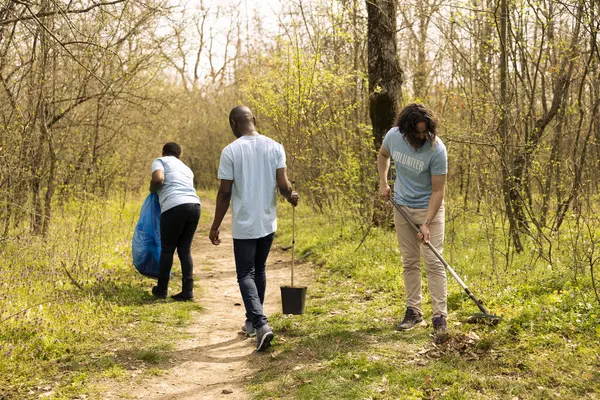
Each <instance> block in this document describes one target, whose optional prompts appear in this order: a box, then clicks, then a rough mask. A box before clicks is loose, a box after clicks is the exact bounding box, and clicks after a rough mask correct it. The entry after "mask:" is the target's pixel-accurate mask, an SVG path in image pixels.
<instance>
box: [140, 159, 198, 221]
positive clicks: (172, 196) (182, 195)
mask: <svg viewBox="0 0 600 400" xmlns="http://www.w3.org/2000/svg"><path fill="white" fill-rule="evenodd" d="M157 169H162V170H164V171H165V172H164V174H165V180H164V183H163V185H162V186H161V187H160V189H158V190H157V194H158V198H159V201H160V210H161V212H165V211H167V210H169V209H171V208H173V207H176V206H178V205H180V204H187V203H193V204H200V200H199V199H198V195H197V194H196V189H194V173H193V172H192V170H191V169H190V168H189V167H188V166H187V165H185V163H184V162H183V161H181V160H180V159H178V158H177V157H175V156H163V157H159V158H157V159H155V160H154V162H153V163H152V171H153V172H154V171H156V170H157Z"/></svg>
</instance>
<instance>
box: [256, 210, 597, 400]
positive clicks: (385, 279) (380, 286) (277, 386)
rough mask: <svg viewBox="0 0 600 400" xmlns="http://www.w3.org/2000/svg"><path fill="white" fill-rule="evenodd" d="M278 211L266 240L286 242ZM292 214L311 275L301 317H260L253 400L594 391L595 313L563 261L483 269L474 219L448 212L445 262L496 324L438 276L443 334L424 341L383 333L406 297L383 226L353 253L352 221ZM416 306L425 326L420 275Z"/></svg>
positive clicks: (581, 394) (355, 228)
mask: <svg viewBox="0 0 600 400" xmlns="http://www.w3.org/2000/svg"><path fill="white" fill-rule="evenodd" d="M279 210H280V218H279V225H280V230H279V231H278V233H277V237H276V242H277V243H279V245H281V246H285V245H286V244H289V243H290V242H291V229H290V213H288V211H289V210H288V208H287V207H280V209H279ZM296 216H297V221H296V231H297V239H296V244H297V251H298V254H300V255H302V254H311V255H310V256H309V257H308V258H309V259H310V260H311V261H313V263H314V264H315V268H316V273H317V279H316V282H314V283H313V284H311V285H310V286H309V288H308V292H307V297H308V298H307V306H306V311H305V314H304V315H302V316H283V315H281V314H277V315H274V316H272V317H271V318H270V320H271V322H272V324H273V328H274V329H275V331H276V333H277V336H276V339H275V341H274V350H273V353H272V357H271V359H270V360H269V361H268V362H267V364H266V365H265V366H264V368H263V370H262V371H261V373H260V374H259V375H258V376H257V377H256V378H255V379H254V380H253V381H252V384H251V389H252V391H253V393H254V396H255V398H257V399H264V398H274V399H276V398H289V399H432V398H444V399H496V398H497V399H515V398H519V399H538V398H539V399H555V398H556V399H558V398H561V399H562V398H569V399H571V398H573V399H575V398H589V399H596V398H600V357H599V354H600V329H599V328H598V326H599V324H600V318H599V315H600V309H599V307H598V304H597V302H596V301H595V299H594V296H593V294H592V291H591V289H590V281H589V278H586V276H582V275H579V276H578V277H577V280H575V279H573V276H574V274H573V271H572V270H570V269H569V265H568V264H562V263H560V262H556V263H555V264H554V265H552V266H550V267H548V265H547V264H546V263H543V262H534V263H532V262H531V253H527V252H526V253H525V254H522V255H518V256H515V259H514V260H513V262H512V264H511V265H510V266H509V267H508V268H506V267H505V266H500V265H493V262H492V260H491V257H490V255H489V254H490V250H489V248H488V247H487V244H488V243H489V242H488V241H487V240H486V239H485V237H484V236H483V235H482V234H481V232H480V229H481V225H482V223H483V222H482V221H481V220H478V219H477V218H469V219H470V221H466V220H465V219H460V218H456V219H455V220H454V222H451V223H450V224H449V226H447V231H449V232H451V234H448V235H447V241H446V251H445V255H446V258H447V260H448V261H449V262H450V263H451V265H452V266H453V267H454V268H455V270H456V271H457V272H458V273H459V275H461V276H462V277H463V279H464V280H465V282H466V283H467V285H469V286H470V288H471V289H472V290H473V291H474V292H475V293H476V295H478V296H479V297H480V298H482V299H484V300H485V302H486V305H487V307H488V308H489V309H490V311H491V312H493V313H497V314H500V315H502V316H503V317H504V320H503V321H502V323H501V324H499V325H498V326H496V327H490V326H485V325H471V324H467V323H465V322H464V321H465V319H466V317H468V316H469V315H471V314H472V313H474V312H477V311H478V310H477V308H476V306H475V305H474V304H473V303H472V302H471V301H470V300H469V299H468V298H467V297H466V295H465V294H464V292H463V291H462V289H461V288H460V287H459V286H458V284H457V283H456V282H455V281H454V280H453V279H452V277H450V276H449V278H448V279H449V280H448V293H449V296H448V303H449V311H450V315H449V319H448V322H449V327H450V334H451V336H450V340H449V341H448V342H446V343H445V344H442V345H435V344H434V341H433V337H432V335H431V326H427V327H419V328H415V329H413V330H411V331H409V332H405V333H399V332H396V331H394V329H393V328H394V326H395V324H397V323H398V322H399V320H400V319H401V318H402V316H403V313H404V300H405V299H404V291H403V279H402V265H401V259H400V256H399V253H398V252H397V250H396V247H397V246H396V242H395V235H394V233H393V232H391V231H389V230H385V229H376V228H373V229H371V231H370V233H369V235H368V236H367V239H366V240H365V242H364V243H363V244H362V246H360V248H358V245H359V243H360V241H361V239H362V238H363V236H364V228H363V227H361V226H360V225H359V224H358V223H357V222H356V221H353V220H352V219H350V218H348V219H345V220H343V222H342V221H335V220H332V219H330V218H326V217H324V216H321V215H318V214H315V213H313V212H311V211H310V210H309V209H308V208H306V207H300V208H299V209H298V211H297V214H296ZM497 229H498V230H499V231H500V227H498V228H497ZM474 233H476V234H474ZM496 234H500V233H499V232H497V233H496ZM529 245H530V246H532V244H531V243H529ZM557 246H558V247H559V244H558V243H557ZM357 248H358V249H357ZM560 251H565V252H566V251H567V250H566V249H560ZM424 312H425V318H426V320H427V321H428V320H429V319H430V318H431V311H430V303H429V299H428V298H427V289H426V279H424Z"/></svg>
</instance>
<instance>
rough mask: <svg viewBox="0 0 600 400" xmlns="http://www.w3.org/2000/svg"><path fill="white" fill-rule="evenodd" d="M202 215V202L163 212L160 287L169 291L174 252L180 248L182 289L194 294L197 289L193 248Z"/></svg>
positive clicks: (187, 293)
mask: <svg viewBox="0 0 600 400" xmlns="http://www.w3.org/2000/svg"><path fill="white" fill-rule="evenodd" d="M199 219H200V205H199V204H192V203H189V204H182V205H179V206H177V207H173V208H171V209H170V210H167V211H165V212H164V213H162V214H161V215H160V243H161V247H162V249H161V253H160V263H159V266H160V272H159V278H158V290H159V291H160V292H163V293H166V292H167V289H168V287H169V277H170V275H171V267H172V266H173V253H175V249H177V255H178V256H179V261H181V276H182V279H181V287H182V289H181V291H182V292H183V294H184V295H186V296H191V295H192V293H193V291H194V278H193V273H194V263H193V261H192V255H191V253H190V249H191V247H192V240H193V239H194V233H195V232H196V227H197V226H198V220H199Z"/></svg>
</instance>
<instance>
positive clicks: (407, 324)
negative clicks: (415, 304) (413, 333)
mask: <svg viewBox="0 0 600 400" xmlns="http://www.w3.org/2000/svg"><path fill="white" fill-rule="evenodd" d="M421 321H423V317H422V316H421V313H420V312H418V311H417V310H415V309H414V308H410V307H408V308H407V309H406V314H404V319H403V320H402V322H400V323H399V324H398V326H397V327H396V330H398V331H407V330H409V329H412V328H414V326H415V325H416V324H418V323H419V322H421Z"/></svg>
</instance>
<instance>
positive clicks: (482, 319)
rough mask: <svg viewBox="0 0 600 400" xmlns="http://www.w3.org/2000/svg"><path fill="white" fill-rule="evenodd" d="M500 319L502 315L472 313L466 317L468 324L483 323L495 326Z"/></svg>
mask: <svg viewBox="0 0 600 400" xmlns="http://www.w3.org/2000/svg"><path fill="white" fill-rule="evenodd" d="M501 321H502V317H500V316H498V315H492V314H481V313H478V314H473V315H471V316H470V317H469V318H467V322H468V323H470V324H484V325H489V326H496V325H498V324H499V323H500V322H501Z"/></svg>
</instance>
